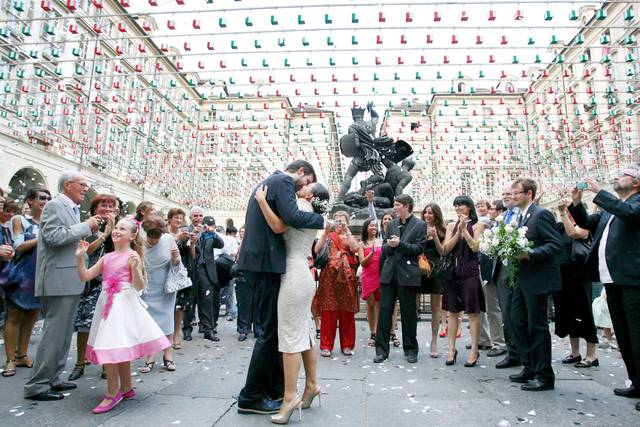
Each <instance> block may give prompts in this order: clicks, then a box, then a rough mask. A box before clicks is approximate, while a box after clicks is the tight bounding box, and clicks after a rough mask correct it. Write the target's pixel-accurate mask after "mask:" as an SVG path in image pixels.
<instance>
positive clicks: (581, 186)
mask: <svg viewBox="0 0 640 427" xmlns="http://www.w3.org/2000/svg"><path fill="white" fill-rule="evenodd" d="M587 187H588V185H587V183H586V182H584V181H580V182H579V183H577V184H576V188H577V189H578V190H579V191H584V190H586V189H587Z"/></svg>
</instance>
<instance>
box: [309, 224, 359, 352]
mask: <svg viewBox="0 0 640 427" xmlns="http://www.w3.org/2000/svg"><path fill="white" fill-rule="evenodd" d="M333 219H334V221H335V223H334V227H333V231H331V232H328V230H327V229H325V231H324V233H323V234H322V237H321V238H320V239H319V240H318V242H317V243H316V245H315V247H314V251H315V253H319V252H320V251H321V250H322V248H323V247H324V245H326V244H328V245H329V262H328V263H327V265H325V266H324V268H323V269H322V271H321V272H320V285H319V286H318V290H317V291H316V295H315V298H314V299H313V312H314V313H316V314H318V315H320V316H321V318H322V321H321V324H320V355H321V356H322V357H330V356H331V352H332V351H333V344H334V341H335V339H336V329H337V326H338V322H340V348H341V350H342V354H344V355H345V356H353V348H354V347H355V344H356V322H355V317H354V316H355V314H356V313H357V312H358V286H357V283H356V268H357V266H358V260H357V258H356V255H357V253H358V244H357V242H356V240H355V239H354V238H353V236H352V235H351V231H350V230H349V214H347V212H345V211H338V212H336V213H335V214H333Z"/></svg>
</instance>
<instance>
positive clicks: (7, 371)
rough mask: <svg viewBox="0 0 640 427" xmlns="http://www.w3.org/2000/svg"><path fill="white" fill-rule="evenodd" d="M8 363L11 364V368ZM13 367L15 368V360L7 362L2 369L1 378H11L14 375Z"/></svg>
mask: <svg viewBox="0 0 640 427" xmlns="http://www.w3.org/2000/svg"><path fill="white" fill-rule="evenodd" d="M10 363H13V368H10V367H9V364H10ZM15 366H16V360H15V359H11V360H7V365H6V366H5V367H4V370H3V371H2V376H3V377H12V376H14V375H15V374H16V370H15Z"/></svg>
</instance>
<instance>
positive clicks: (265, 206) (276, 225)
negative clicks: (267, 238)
mask: <svg viewBox="0 0 640 427" xmlns="http://www.w3.org/2000/svg"><path fill="white" fill-rule="evenodd" d="M267 190H268V188H267V186H266V185H264V186H262V187H261V188H258V189H257V190H256V194H255V198H256V201H257V202H258V206H260V210H261V211H262V214H263V215H264V219H265V220H266V221H267V224H269V228H271V230H272V231H273V232H274V233H276V234H281V233H284V232H285V231H286V230H287V228H288V227H287V224H285V223H284V222H283V221H282V219H281V218H280V217H279V216H278V215H276V213H275V212H274V211H273V209H271V206H269V203H267Z"/></svg>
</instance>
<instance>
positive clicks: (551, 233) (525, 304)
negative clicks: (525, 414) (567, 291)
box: [509, 178, 562, 391]
mask: <svg viewBox="0 0 640 427" xmlns="http://www.w3.org/2000/svg"><path fill="white" fill-rule="evenodd" d="M536 190H537V184H536V182H535V181H534V180H532V179H530V178H518V179H516V180H515V181H514V182H513V184H512V185H511V196H512V197H513V201H514V204H515V205H516V206H517V207H518V209H520V212H519V213H518V216H517V218H518V227H527V231H526V237H527V239H529V241H530V242H533V248H530V249H529V250H528V251H526V252H523V253H522V254H521V255H519V256H518V259H519V260H520V266H519V272H518V277H517V280H516V284H515V287H514V289H513V295H512V301H511V303H512V308H511V325H512V327H513V336H514V338H515V341H516V348H517V349H518V351H519V352H520V359H521V361H522V365H523V366H524V368H523V369H522V371H521V372H520V373H519V374H514V375H510V376H509V379H510V380H511V381H513V382H517V383H524V384H522V387H521V388H522V390H525V391H541V390H552V389H553V388H554V382H555V374H554V372H553V368H551V334H550V333H549V320H548V317H547V302H548V300H549V295H550V294H551V293H552V292H555V291H558V290H560V287H561V280H560V265H559V264H558V261H557V258H556V256H557V255H558V254H559V253H560V251H561V250H562V243H561V236H560V233H559V232H558V230H557V229H556V221H555V218H554V217H553V215H552V214H551V212H549V211H548V210H547V209H545V208H542V207H540V206H537V205H536V204H534V202H533V200H534V199H535V197H536Z"/></svg>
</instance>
